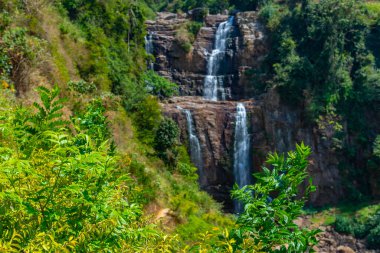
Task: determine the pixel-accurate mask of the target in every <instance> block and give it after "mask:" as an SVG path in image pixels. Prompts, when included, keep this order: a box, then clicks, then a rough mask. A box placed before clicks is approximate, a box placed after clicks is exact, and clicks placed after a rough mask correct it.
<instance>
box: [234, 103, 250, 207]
mask: <svg viewBox="0 0 380 253" xmlns="http://www.w3.org/2000/svg"><path fill="white" fill-rule="evenodd" d="M249 151H250V141H249V134H248V127H247V111H246V109H245V107H244V104H243V103H238V104H237V106H236V123H235V143H234V168H233V172H234V177H235V181H236V183H237V184H238V185H239V187H243V186H245V185H248V184H250V182H251V174H250V166H249ZM241 211H242V205H241V203H238V202H235V212H238V213H239V212H241Z"/></svg>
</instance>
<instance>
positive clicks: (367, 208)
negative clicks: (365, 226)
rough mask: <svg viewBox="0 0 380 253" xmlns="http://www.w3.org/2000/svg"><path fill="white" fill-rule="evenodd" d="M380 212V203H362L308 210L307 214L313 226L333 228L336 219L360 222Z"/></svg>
mask: <svg viewBox="0 0 380 253" xmlns="http://www.w3.org/2000/svg"><path fill="white" fill-rule="evenodd" d="M378 210H380V203H370V202H362V203H358V204H355V205H353V204H352V203H343V204H340V205H338V206H336V207H324V208H322V209H307V210H305V214H307V215H310V216H311V218H310V221H311V223H312V225H313V226H316V227H318V226H321V225H323V226H331V225H333V224H334V223H335V220H336V217H337V216H338V215H339V216H345V217H350V218H353V217H356V218H358V219H359V220H363V221H364V220H366V219H368V218H369V217H371V216H372V215H374V214H375V213H376V212H377V211H378Z"/></svg>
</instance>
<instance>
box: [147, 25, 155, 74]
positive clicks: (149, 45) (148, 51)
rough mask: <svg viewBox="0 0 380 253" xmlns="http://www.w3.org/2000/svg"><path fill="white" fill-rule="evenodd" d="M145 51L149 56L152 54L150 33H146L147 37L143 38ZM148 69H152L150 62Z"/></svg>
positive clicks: (149, 62)
mask: <svg viewBox="0 0 380 253" xmlns="http://www.w3.org/2000/svg"><path fill="white" fill-rule="evenodd" d="M145 51H146V52H147V53H148V54H150V55H153V53H154V47H153V33H152V32H148V35H146V36H145ZM148 69H151V70H153V69H154V63H153V61H151V60H148Z"/></svg>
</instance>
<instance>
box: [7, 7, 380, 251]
mask: <svg viewBox="0 0 380 253" xmlns="http://www.w3.org/2000/svg"><path fill="white" fill-rule="evenodd" d="M332 6H335V8H332ZM196 7H209V8H210V10H211V11H212V12H219V11H222V10H224V9H231V10H232V9H234V8H235V7H236V8H239V9H241V10H248V9H249V10H251V9H255V8H257V7H258V8H260V15H261V17H262V19H263V21H264V22H265V24H266V26H267V28H268V30H270V31H271V32H272V40H273V55H270V56H269V57H268V64H267V65H266V66H267V69H266V70H265V71H266V73H267V74H268V76H266V78H265V80H263V83H262V88H263V90H265V88H269V87H278V88H279V90H280V91H281V93H282V94H283V96H284V97H288V98H291V99H292V101H290V102H294V103H296V104H302V103H303V102H305V101H306V107H307V108H308V112H310V118H311V120H312V121H313V120H314V121H317V122H319V123H320V124H323V123H324V122H325V121H326V120H327V121H334V122H336V128H337V132H338V133H339V130H340V129H341V128H342V125H343V119H345V120H347V122H349V125H348V126H349V129H350V131H351V132H350V133H354V134H352V136H353V139H352V140H351V139H350V142H344V141H342V140H340V139H337V146H338V148H339V149H341V150H342V152H347V153H348V154H351V153H350V151H351V152H353V151H352V149H355V148H357V147H358V148H359V149H360V150H364V151H363V152H364V153H365V154H366V155H365V156H363V158H361V159H362V160H366V161H367V160H368V161H369V162H368V163H366V164H364V165H363V166H362V160H360V161H358V160H356V158H355V157H352V159H353V161H354V163H353V164H355V165H358V166H359V165H360V166H361V167H352V168H351V167H347V168H346V170H347V179H348V180H349V179H350V178H352V176H356V177H358V178H359V179H360V176H361V174H362V173H366V174H369V173H374V174H376V173H378V171H377V169H378V166H377V164H378V162H379V159H380V155H379V153H380V152H379V150H380V141H379V138H380V137H377V138H376V135H375V134H374V133H378V132H377V130H376V126H373V125H372V124H370V123H369V122H368V118H365V117H364V116H365V115H366V112H367V108H369V107H376V106H378V99H379V97H378V95H379V94H378V88H379V73H378V70H377V68H376V63H378V62H379V58H378V56H379V52H378V50H377V48H378V47H376V45H378V44H377V43H378V40H377V36H376V33H377V32H378V29H379V28H378V27H379V21H378V20H379V17H380V15H379V8H378V5H377V3H369V4H367V5H363V4H361V3H358V2H356V1H355V2H354V1H350V0H345V1H341V0H325V1H320V3H319V2H318V3H316V2H314V1H299V2H298V1H289V3H276V2H271V1H265V3H264V2H261V1H231V2H228V1H155V0H146V1H136V0H121V1H119V0H108V1H86V0H56V1H46V0H0V82H1V87H0V92H1V96H0V251H1V252H248V251H249V252H306V251H308V250H311V249H312V247H313V246H314V245H315V244H316V243H317V241H316V234H317V233H318V231H317V230H309V229H304V228H299V227H297V226H296V225H295V224H294V222H293V221H294V220H295V219H296V218H297V217H298V216H300V215H301V214H302V208H303V206H304V204H305V201H306V200H307V197H308V194H309V193H310V192H312V191H313V190H314V187H313V186H312V184H311V181H310V185H309V187H308V188H307V189H306V191H305V192H304V193H303V194H302V195H300V194H299V193H298V187H299V185H300V184H301V183H303V182H304V181H305V180H307V179H308V175H307V173H306V169H307V164H308V162H307V158H308V156H309V155H310V148H308V147H306V146H304V145H303V144H299V145H297V148H296V150H295V151H292V152H289V153H288V154H287V155H286V156H283V155H277V154H271V155H269V156H268V160H267V163H266V166H267V167H268V168H266V167H263V169H262V172H261V173H258V174H257V175H256V178H257V179H256V184H255V185H249V186H246V187H244V188H243V189H238V187H235V189H234V191H233V193H232V195H233V196H234V198H236V199H237V200H240V201H241V202H243V203H244V206H245V209H244V213H242V214H241V215H239V216H233V215H229V214H224V213H223V212H222V211H221V205H220V204H219V203H216V202H215V201H214V200H213V199H212V198H211V197H210V196H209V195H208V194H207V193H205V192H203V191H201V190H200V189H199V186H198V183H197V180H198V176H197V173H196V168H194V166H193V164H191V162H190V158H189V155H188V152H187V150H186V148H185V147H184V146H182V145H180V144H179V142H178V132H179V130H178V126H177V125H176V124H175V123H174V122H173V121H172V120H170V119H167V118H165V117H164V116H163V115H162V114H161V111H160V107H159V101H160V100H161V99H165V98H168V97H170V96H173V95H175V94H177V86H176V85H175V84H173V83H171V82H169V81H167V80H166V79H164V78H162V77H160V76H158V75H157V74H155V73H154V72H152V71H147V67H146V63H147V60H149V59H151V56H149V55H147V54H146V52H145V49H144V36H145V35H146V33H145V24H144V22H145V19H146V18H147V17H152V16H154V11H157V10H165V9H166V10H172V11H180V10H181V11H187V10H189V9H192V8H196ZM321 13H323V14H324V15H320V14H321ZM305 20H306V21H308V22H304V21H305ZM301 24H304V25H301ZM194 26H197V27H198V26H199V25H197V24H195V25H194ZM326 27H329V29H325V28H326ZM330 28H331V29H330ZM197 29H198V30H199V27H198V28H196V27H195V28H194V30H193V33H194V34H193V35H194V36H196V33H197ZM314 43H316V44H318V45H320V46H322V48H320V50H315V51H309V50H307V49H308V48H315V44H314ZM367 44H368V46H366V45H367ZM264 81H265V82H264ZM293 98H294V99H293ZM370 116H371V115H370ZM347 153H344V154H347ZM376 166H377V167H376ZM358 168H360V170H359V169H358ZM361 168H363V169H361ZM363 178H364V177H363ZM363 185H364V184H359V185H358V187H356V186H354V187H353V189H352V191H353V195H354V197H357V198H361V197H363V196H364V195H365V194H367V193H368V189H367V188H365V189H362V188H361V187H363ZM370 229H372V230H374V229H376V230H374V232H372V230H371V232H368V231H367V232H368V233H367V234H371V235H372V236H377V235H378V234H377V233H379V229H378V227H371V228H370ZM348 232H350V233H355V232H353V230H350V231H348Z"/></svg>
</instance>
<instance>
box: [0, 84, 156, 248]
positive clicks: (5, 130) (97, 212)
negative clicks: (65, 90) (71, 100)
mask: <svg viewBox="0 0 380 253" xmlns="http://www.w3.org/2000/svg"><path fill="white" fill-rule="evenodd" d="M57 90H58V89H57V88H55V89H54V90H52V91H49V90H47V89H46V88H39V89H38V91H39V93H40V97H41V101H42V102H41V104H38V106H37V104H36V105H35V106H36V108H37V109H38V111H37V112H32V111H30V110H29V109H28V108H20V107H18V108H17V107H14V108H12V107H9V108H7V110H0V119H1V121H0V129H1V136H0V181H1V186H0V190H1V194H0V210H1V216H0V224H1V225H0V249H1V250H3V251H5V252H11V251H28V252H29V251H30V252H37V251H41V250H42V249H43V251H47V252H64V251H70V252H83V251H89V252H99V251H100V252H102V251H107V252H114V251H120V250H121V249H123V250H126V251H131V252H136V251H140V250H141V249H142V248H145V247H148V248H149V247H153V248H155V247H156V245H158V244H157V242H158V241H159V240H161V239H159V238H160V233H159V232H158V231H156V230H155V229H154V228H153V227H152V226H149V225H146V224H144V222H143V220H142V210H141V207H140V204H139V203H137V202H134V200H137V199H139V197H138V194H139V193H138V192H139V191H138V190H136V186H135V184H134V181H133V180H132V179H131V177H130V176H129V175H128V172H127V168H126V167H125V164H124V163H119V162H118V161H119V157H118V156H115V155H109V153H108V149H109V148H108V145H107V143H106V142H105V143H102V144H101V145H97V144H96V142H92V141H91V137H90V136H86V135H85V134H82V133H80V134H78V135H77V136H74V135H73V134H70V132H69V131H67V129H68V125H62V126H63V128H62V127H60V128H58V124H57V122H64V120H63V119H62V118H61V115H62V113H61V112H60V109H62V107H61V104H60V103H59V102H58V101H59V100H56V97H58V91H57ZM36 119H41V120H42V123H39V124H37V123H36V122H35V120H36ZM59 125H61V124H59ZM91 126H92V125H89V127H91ZM80 136H81V137H80ZM82 137H83V138H82ZM78 139H82V140H83V141H82V143H81V144H80V145H77V144H76V143H75V142H76V140H78ZM25 143H28V145H22V144H25ZM81 146H87V147H89V149H88V150H90V151H89V152H86V153H82V152H81V148H80V147H81ZM127 166H128V165H127ZM150 243H152V245H151V246H146V245H147V244H150Z"/></svg>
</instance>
